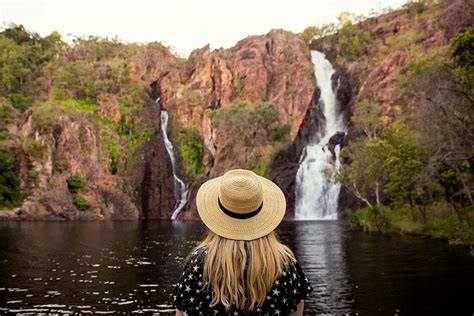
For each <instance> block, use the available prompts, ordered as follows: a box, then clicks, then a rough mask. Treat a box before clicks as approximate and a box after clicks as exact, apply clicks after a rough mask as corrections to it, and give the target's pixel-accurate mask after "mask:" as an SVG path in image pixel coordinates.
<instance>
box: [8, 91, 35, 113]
mask: <svg viewBox="0 0 474 316" xmlns="http://www.w3.org/2000/svg"><path fill="white" fill-rule="evenodd" d="M10 102H11V103H12V105H13V106H14V107H15V108H17V109H18V110H20V111H22V112H23V111H25V110H26V109H27V108H28V107H29V106H30V103H31V97H28V96H26V95H24V94H22V93H12V94H10Z"/></svg>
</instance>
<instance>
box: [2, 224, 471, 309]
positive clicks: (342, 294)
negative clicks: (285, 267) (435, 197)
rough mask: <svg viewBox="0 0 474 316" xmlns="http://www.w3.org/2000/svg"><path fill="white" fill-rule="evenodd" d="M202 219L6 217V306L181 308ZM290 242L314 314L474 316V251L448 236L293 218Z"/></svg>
mask: <svg viewBox="0 0 474 316" xmlns="http://www.w3.org/2000/svg"><path fill="white" fill-rule="evenodd" d="M204 232H205V230H204V228H203V226H202V225H201V224H200V223H197V222H187V223H180V222H171V221H162V222H160V221H152V222H132V221H126V222H90V223H51V222H37V223H35V222H21V223H15V222H1V223H0V313H2V314H8V313H10V314H12V313H19V312H28V311H30V312H54V311H56V312H62V313H73V312H80V313H96V314H100V313H123V314H129V313H151V312H160V313H162V314H170V313H172V311H173V306H172V297H171V290H172V288H173V285H174V283H176V282H177V279H178V277H179V274H180V270H181V265H182V263H183V260H184V257H185V256H186V255H187V254H188V252H189V250H190V249H191V248H192V247H193V246H194V245H196V241H197V240H199V239H200V238H201V237H202V236H203V234H204ZM278 233H279V235H280V237H281V239H282V240H283V241H284V242H286V243H287V244H289V245H290V247H291V248H292V249H293V250H294V251H295V253H296V255H297V257H298V259H299V260H300V262H301V264H302V266H303V268H304V269H305V271H306V274H307V276H308V278H309V279H310V282H311V283H312V285H313V287H314V289H315V291H314V293H313V295H312V297H311V298H310V300H308V301H307V302H306V314H308V315H314V314H345V313H350V314H356V313H359V314H361V315H395V314H400V315H413V314H424V315H447V314H449V315H472V314H473V312H474V301H473V299H472V298H473V293H474V258H473V257H470V256H469V255H468V254H467V251H466V249H463V248H458V247H449V246H447V245H446V244H445V243H443V242H440V241H434V240H428V239H422V238H419V237H413V236H401V235H369V234H365V233H362V232H354V231H350V230H348V229H347V228H346V226H345V225H344V223H343V222H340V221H323V222H317V221H307V222H303V221H290V222H284V223H282V225H281V226H280V228H279V230H278Z"/></svg>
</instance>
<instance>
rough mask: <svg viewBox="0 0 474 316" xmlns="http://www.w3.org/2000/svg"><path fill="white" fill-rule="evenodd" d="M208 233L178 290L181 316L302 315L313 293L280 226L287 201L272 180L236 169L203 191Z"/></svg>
mask: <svg viewBox="0 0 474 316" xmlns="http://www.w3.org/2000/svg"><path fill="white" fill-rule="evenodd" d="M196 204H197V209H198V213H199V216H200V217H201V219H202V221H203V222H204V224H205V225H206V226H207V228H208V229H209V232H208V235H207V237H206V238H205V239H204V241H202V242H201V243H200V244H199V245H198V246H197V247H196V248H195V249H194V251H193V252H192V253H191V255H190V256H189V258H188V260H187V263H186V265H185V268H184V272H183V274H182V276H181V279H180V280H179V283H178V284H177V285H176V287H175V289H174V300H175V305H176V315H302V314H303V308H304V299H306V298H307V297H308V295H309V294H310V293H311V291H312V287H311V286H310V285H309V283H308V279H307V278H306V276H305V274H304V272H303V271H302V269H301V267H300V265H299V264H298V262H297V261H296V259H295V256H294V255H293V253H292V251H291V250H290V249H289V248H288V247H286V246H285V245H283V244H281V243H280V242H278V240H277V239H276V237H275V234H274V229H275V228H276V227H277V226H278V224H279V223H280V222H281V220H282V219H283V216H284V215H285V210H286V201H285V196H284V194H283V192H282V191H281V190H280V188H279V187H278V186H277V185H276V184H275V183H273V182H272V181H270V180H268V179H266V178H264V177H260V176H258V175H256V174H255V173H253V172H252V171H249V170H244V169H235V170H230V171H228V172H226V173H225V174H224V175H223V176H221V177H217V178H214V179H211V180H209V181H207V182H206V183H204V184H203V185H202V186H201V187H200V188H199V190H198V193H197V196H196Z"/></svg>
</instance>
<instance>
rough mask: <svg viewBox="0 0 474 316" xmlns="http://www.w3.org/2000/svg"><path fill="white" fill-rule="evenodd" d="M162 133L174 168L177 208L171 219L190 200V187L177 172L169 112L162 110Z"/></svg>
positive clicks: (174, 217) (175, 216)
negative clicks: (170, 135)
mask: <svg viewBox="0 0 474 316" xmlns="http://www.w3.org/2000/svg"><path fill="white" fill-rule="evenodd" d="M159 100H160V98H157V100H156V101H157V103H158V102H159ZM160 118H161V133H162V134H163V140H164V142H165V147H166V151H167V152H168V155H169V157H170V159H171V169H172V170H173V179H174V195H175V198H176V205H175V209H174V211H173V214H172V215H171V219H176V218H177V216H178V214H179V212H181V210H182V209H183V207H184V206H185V205H186V202H188V193H189V190H188V187H187V185H186V184H185V183H184V181H183V180H181V179H180V178H179V177H178V175H177V174H176V157H175V154H174V149H173V144H172V143H171V141H170V140H169V138H168V133H167V129H168V112H167V111H164V110H162V111H161V115H160Z"/></svg>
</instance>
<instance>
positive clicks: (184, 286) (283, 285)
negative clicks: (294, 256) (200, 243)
mask: <svg viewBox="0 0 474 316" xmlns="http://www.w3.org/2000/svg"><path fill="white" fill-rule="evenodd" d="M206 254H207V251H206V250H205V249H200V250H197V251H195V252H193V253H192V254H191V256H190V258H189V260H188V261H187V263H186V265H185V267H184V271H183V273H182V275H181V278H180V280H179V282H178V284H176V286H175V288H174V290H173V297H174V303H175V306H176V308H177V309H179V310H180V311H182V312H183V314H184V315H185V316H191V315H232V316H239V315H276V316H283V315H288V314H289V313H291V312H294V311H296V309H297V305H298V303H299V302H300V301H301V300H305V299H307V298H308V296H309V294H311V292H312V291H313V288H312V287H311V285H310V284H309V282H308V279H307V278H306V276H305V274H304V272H303V270H302V269H301V266H300V265H299V263H298V261H296V260H294V261H293V262H292V263H291V264H290V265H289V266H288V267H287V268H286V269H285V270H284V271H283V272H282V273H281V275H280V276H279V277H278V278H277V279H276V280H275V282H274V283H273V286H272V288H271V289H270V291H269V292H268V293H267V298H266V300H265V302H264V304H263V305H262V306H261V307H260V308H258V309H256V310H255V311H253V312H244V311H241V310H238V309H236V308H231V309H230V310H226V309H225V307H224V306H223V305H222V304H218V305H215V306H210V303H211V298H212V294H211V292H210V291H208V290H206V288H205V284H204V281H203V277H202V273H203V268H204V258H205V256H206Z"/></svg>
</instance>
